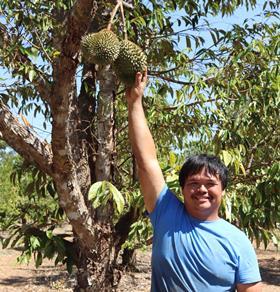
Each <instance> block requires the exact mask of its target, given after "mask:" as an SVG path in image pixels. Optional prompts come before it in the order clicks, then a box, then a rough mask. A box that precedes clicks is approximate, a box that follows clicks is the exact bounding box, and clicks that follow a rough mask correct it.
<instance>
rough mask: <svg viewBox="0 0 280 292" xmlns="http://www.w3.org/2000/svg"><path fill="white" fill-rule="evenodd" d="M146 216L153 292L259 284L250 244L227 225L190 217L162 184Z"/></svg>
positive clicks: (222, 290) (205, 290) (209, 291)
mask: <svg viewBox="0 0 280 292" xmlns="http://www.w3.org/2000/svg"><path fill="white" fill-rule="evenodd" d="M149 216H150V219H151V222H152V225H153V229H154V237H153V250H152V288H151V291H152V292H165V291H166V292H172V291H174V292H180V291H184V292H185V291H195V292H212V291H213V292H219V291H220V292H225V291H234V290H235V287H236V284H237V283H243V284H246V283H247V284H248V283H255V282H259V281H261V277H260V272H259V267H258V262H257V258H256V254H255V251H254V249H253V247H252V244H251V242H250V241H249V239H248V238H247V237H246V235H245V234H244V233H243V232H242V231H241V230H239V229H238V228H236V227H235V226H233V225H232V224H230V223H228V222H227V221H225V220H223V219H218V220H215V221H201V220H198V219H195V218H193V217H191V216H190V215H189V214H188V213H187V211H186V209H185V207H184V204H183V203H182V202H180V201H179V200H178V199H177V197H176V196H175V195H174V194H173V193H172V192H171V191H170V190H169V189H168V188H167V187H166V186H165V187H164V189H163V190H162V192H161V193H160V196H159V198H158V200H157V203H156V206H155V209H154V210H153V212H151V213H150V214H149Z"/></svg>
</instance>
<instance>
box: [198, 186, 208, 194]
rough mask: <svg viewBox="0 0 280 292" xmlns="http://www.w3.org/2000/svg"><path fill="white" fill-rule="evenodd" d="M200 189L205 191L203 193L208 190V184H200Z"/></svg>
mask: <svg viewBox="0 0 280 292" xmlns="http://www.w3.org/2000/svg"><path fill="white" fill-rule="evenodd" d="M198 190H199V191H200V192H203V193H206V192H208V190H207V188H206V186H205V185H204V184H200V185H199V187H198Z"/></svg>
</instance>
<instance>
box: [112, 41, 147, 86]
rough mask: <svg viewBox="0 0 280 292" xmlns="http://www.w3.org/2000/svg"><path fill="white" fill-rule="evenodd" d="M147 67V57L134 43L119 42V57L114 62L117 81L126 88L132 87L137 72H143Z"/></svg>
mask: <svg viewBox="0 0 280 292" xmlns="http://www.w3.org/2000/svg"><path fill="white" fill-rule="evenodd" d="M146 67H147V56H146V55H145V54H144V53H143V51H142V50H141V48H140V47H139V46H137V45H136V44H135V43H133V42H131V41H128V40H123V41H121V42H120V51H119V56H118V58H117V59H116V61H115V62H114V70H115V73H116V75H117V77H118V79H119V80H120V81H121V82H123V83H124V84H125V85H126V86H132V85H133V84H134V82H135V75H136V73H137V72H144V71H145V69H146Z"/></svg>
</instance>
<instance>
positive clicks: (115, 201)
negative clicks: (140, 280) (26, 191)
mask: <svg viewBox="0 0 280 292" xmlns="http://www.w3.org/2000/svg"><path fill="white" fill-rule="evenodd" d="M123 4H124V6H125V20H126V21H125V24H126V28H127V30H128V35H129V39H130V40H132V41H134V42H135V43H137V44H138V45H140V46H141V47H142V48H143V50H144V51H145V52H146V53H147V55H148V59H149V68H148V69H149V78H150V86H149V92H148V93H147V97H146V99H145V107H146V110H147V116H148V120H149V124H150V127H151V129H152V131H153V134H154V137H155V140H156V141H157V144H158V147H159V152H160V153H161V157H160V159H161V161H162V163H163V164H164V161H165V160H166V158H167V157H169V155H170V154H169V153H170V151H172V150H173V149H176V151H177V153H178V151H180V150H181V151H182V149H186V150H187V152H189V151H191V150H193V149H195V150H196V151H198V150H199V149H200V150H203V151H206V150H207V151H211V152H215V153H216V154H218V155H221V156H222V157H223V158H224V161H225V162H226V163H227V164H228V165H229V166H230V167H235V170H236V179H237V178H238V179H240V177H241V178H242V179H243V180H242V182H243V181H244V183H245V182H246V184H247V181H248V182H249V185H250V186H251V188H250V189H249V190H248V191H249V192H251V194H253V193H254V192H255V191H256V190H255V189H254V188H253V181H254V179H255V178H256V176H259V175H260V173H262V171H266V172H267V176H265V180H260V181H259V182H258V183H259V184H262V183H264V185H265V186H264V188H266V187H267V186H268V185H270V186H271V182H272V181H273V187H271V188H274V185H275V187H278V186H279V176H278V177H277V176H276V175H273V176H270V175H271V173H272V174H273V173H275V169H276V167H278V166H273V165H272V163H271V159H273V160H274V161H275V163H276V162H277V161H278V164H277V165H279V152H277V151H275V152H274V151H273V153H271V151H269V153H268V151H267V149H265V147H261V146H264V145H266V144H268V143H273V145H274V149H275V147H276V146H277V143H278V142H277V139H276V138H275V139H274V137H277V136H276V131H277V130H278V131H279V127H278V128H277V127H276V126H274V125H273V121H275V120H274V119H273V118H272V116H273V115H275V113H276V107H277V104H279V87H277V86H279V85H277V84H279V82H278V83H277V81H276V80H275V78H276V79H277V78H278V79H279V76H278V73H277V72H278V69H277V68H278V64H277V60H276V59H275V58H277V50H279V47H278V45H277V41H276V36H277V31H278V30H279V26H278V27H277V25H276V24H274V25H273V26H272V28H270V26H268V25H265V26H260V24H259V23H257V22H253V23H250V22H249V21H247V22H245V23H244V25H243V26H244V27H243V26H239V25H235V26H234V28H233V29H232V31H229V32H226V31H225V30H223V29H217V28H215V27H213V25H212V24H211V22H210V21H209V19H210V17H214V16H216V15H218V14H222V15H229V14H232V13H233V12H234V11H235V10H236V9H237V8H238V7H241V6H242V5H245V6H246V8H247V9H250V8H252V7H254V5H256V1H254V0H251V1H248V0H246V1H232V2H231V3H229V1H220V0H219V1H154V0H152V1H145V2H143V1H133V3H132V1H128V2H123ZM114 6H115V3H114V1H92V0H77V1H70V0H59V1H55V2H51V1H45V0H42V1H8V0H4V1H2V3H1V6H0V9H1V14H2V15H3V17H2V18H1V20H0V21H1V22H0V41H1V49H0V60H1V66H2V68H4V69H5V70H6V71H7V72H8V74H10V78H8V79H7V80H3V81H4V83H3V85H2V87H3V90H2V92H1V101H0V135H1V137H2V139H3V140H4V141H6V142H7V144H9V145H10V146H11V147H12V148H14V150H15V151H16V152H18V153H19V154H20V155H21V156H22V157H23V159H24V161H25V164H26V165H28V166H30V167H34V166H35V167H36V171H35V170H34V173H36V177H35V180H38V178H39V177H45V176H48V177H49V178H50V179H51V184H52V183H53V185H54V189H55V192H56V193H57V201H58V204H59V206H60V208H62V209H63V210H64V212H65V215H66V217H67V218H68V220H69V222H70V224H71V225H72V227H73V238H74V240H73V241H71V242H70V241H68V240H66V239H65V238H64V237H60V239H59V238H56V237H53V235H52V232H51V231H52V230H53V229H52V228H53V227H51V228H48V227H46V225H44V226H42V225H40V226H39V225H33V226H30V222H23V226H24V227H26V226H27V225H28V224H29V225H28V226H29V227H30V228H27V229H26V228H25V229H22V228H21V231H22V230H28V232H27V233H28V234H27V235H28V236H29V237H28V238H29V243H30V242H31V247H32V251H33V252H35V255H37V259H38V258H39V260H38V263H39V264H40V262H41V260H42V258H44V257H47V256H49V255H50V254H53V253H50V252H49V250H50V246H51V247H52V248H53V244H54V243H53V242H52V243H47V242H49V241H51V240H52V239H53V238H55V239H56V244H57V246H58V245H59V246H63V247H61V250H62V252H60V253H59V255H58V257H57V262H58V261H63V260H64V259H65V256H66V258H67V259H71V261H70V262H68V264H69V266H71V263H73V264H74V265H75V266H76V267H77V290H81V289H86V290H92V291H97V290H98V289H99V290H101V291H107V290H109V291H112V290H113V289H115V287H116V286H117V283H118V281H119V279H120V275H121V272H120V269H121V267H120V266H119V265H118V262H117V257H118V254H119V252H120V250H121V246H122V245H123V244H124V242H125V241H126V239H127V237H128V235H129V229H130V226H131V225H132V224H133V223H135V222H136V221H137V219H138V217H139V215H141V214H142V208H143V206H142V204H141V202H140V203H139V200H140V199H139V198H140V195H139V192H138V190H137V172H136V165H135V161H134V159H133V156H132V154H131V151H130V147H129V145H128V142H127V131H126V126H127V122H126V107H125V105H124V102H123V100H122V95H123V92H124V91H123V89H124V88H123V85H122V84H120V83H119V82H118V80H117V79H116V77H115V75H114V72H113V70H112V68H111V67H110V66H106V67H100V68H98V67H97V66H94V65H92V64H86V63H84V61H83V59H82V58H81V54H80V42H81V38H82V37H83V36H84V35H85V34H87V33H89V32H95V31H99V30H100V29H101V28H104V27H106V26H107V24H108V21H109V19H110V13H111V12H112V11H113V9H114ZM132 8H133V9H132ZM278 8H279V3H278V2H277V1H276V2H272V1H267V2H265V3H264V15H265V16H266V17H267V19H272V20H273V18H274V17H279V14H278V12H277V9H278ZM118 15H119V14H118ZM178 15H179V16H178ZM272 20H271V21H272ZM118 28H121V29H120V30H118ZM113 29H114V30H115V32H116V33H117V34H118V35H119V37H120V38H121V37H123V34H124V31H125V27H124V23H123V22H122V19H121V16H120V17H117V18H116V19H115V22H114V24H113ZM204 31H207V32H208V33H209V35H210V36H211V37H212V40H213V42H212V43H210V44H209V43H208V42H206V41H205V37H204V36H202V35H203V34H202V33H203V32H204ZM248 34H249V35H251V36H252V38H256V39H258V40H259V42H256V43H254V44H252V45H250V43H249V40H248ZM183 39H184V43H183V44H182V42H183ZM267 43H268V44H269V45H268V46H266V44H267ZM182 47H183V48H185V49H182ZM259 55H261V56H262V58H261V59H259V58H258V56H259ZM271 56H273V58H274V59H273V61H271V59H270V57H271ZM256 60H258V61H259V62H257V63H256ZM227 80H231V82H225V81H227ZM258 82H262V83H261V84H262V86H257V85H258ZM270 85H272V87H271V86H270ZM244 92H245V93H244ZM264 94H266V95H267V96H268V95H269V96H270V94H273V95H274V94H276V96H275V98H274V99H273V98H272V99H273V100H272V101H271V102H270V101H269V102H267V99H265V98H262V97H260V96H264ZM277 94H278V95H277ZM251 97H252V98H251ZM247 106H249V108H247ZM11 107H13V108H17V109H18V112H19V114H21V115H22V116H23V117H24V116H25V115H26V114H27V113H28V112H30V111H33V112H34V114H35V115H36V114H38V113H42V114H43V115H44V117H45V119H46V122H50V123H51V140H50V141H42V140H40V139H39V137H38V136H37V134H36V132H35V131H34V129H32V128H31V127H30V125H29V124H28V123H27V122H26V120H25V119H23V120H24V123H21V122H19V120H18V119H17V118H16V117H15V115H13V114H12V112H11ZM251 107H253V108H254V109H255V110H254V111H253V110H252V108H251ZM260 112H261V113H265V115H266V119H265V121H264V124H262V120H260V118H259V116H260ZM241 113H242V114H241ZM276 116H277V115H276ZM258 119H259V120H258ZM257 120H258V121H257ZM256 121H257V122H256ZM254 123H255V124H254ZM255 125H258V126H259V127H260V128H259V130H258V131H257V133H256V137H255V138H256V139H253V136H252V135H250V134H249V133H250V131H252V128H254V127H255ZM263 128H265V129H267V130H268V131H269V132H268V133H267V134H266V133H265V134H264V133H263V132H262V131H263V130H262V129H263ZM186 133H188V135H186ZM274 134H275V136H274ZM244 137H247V138H246V139H245V138H244ZM244 145H245V146H244ZM260 147H261V149H259V148H260ZM268 154H269V155H268ZM266 155H268V156H266ZM175 156H176V155H175V154H173V155H172V157H175ZM248 157H250V158H249V160H248ZM171 160H172V161H173V162H174V159H171V158H170V160H169V161H170V165H165V166H166V167H165V171H166V175H167V177H168V178H170V174H174V171H173V169H172V167H171V166H172V164H171ZM179 160H180V158H178V161H179ZM264 160H265V162H266V168H265V169H264V168H263V162H264ZM260 162H261V164H259V163H260ZM173 164H174V163H173ZM174 165H175V164H174ZM244 165H245V166H246V167H244ZM243 168H244V169H245V172H244V173H247V174H248V175H247V176H246V177H244V176H242V175H240V174H241V173H242V172H241V173H240V170H241V171H242V170H243ZM277 169H278V170H279V168H277ZM277 169H276V173H278V171H277ZM175 176H176V175H175ZM173 177H174V176H173ZM266 178H267V180H266ZM170 182H172V179H170ZM48 183H49V181H48V180H47V181H46V180H42V181H41V182H40V183H39V185H40V184H42V185H46V184H48ZM277 184H278V185H277ZM114 186H116V187H117V189H116V188H115V187H114ZM242 186H243V188H245V185H242ZM175 187H176V185H175ZM238 188H240V186H239V185H238V183H237V182H236V183H234V184H233V186H232V189H233V194H234V191H236V190H237V189H238ZM118 190H119V191H121V193H120V192H119V191H118ZM271 192H273V191H271ZM38 194H40V192H38ZM261 194H262V195H261V198H264V196H265V194H266V191H264V192H261ZM252 198H253V196H251V197H249V199H248V200H249V202H248V204H247V205H249V206H252ZM278 201H279V198H275V202H278ZM124 202H125V205H124ZM228 202H232V197H230V199H229V201H228ZM236 202H240V201H236V200H235V201H234V200H233V205H234V204H236ZM262 202H263V201H262V200H260V201H259V202H258V204H259V205H258V206H260V208H259V210H260V211H259V212H260V213H261V214H264V210H262V209H261V203H262ZM265 202H266V203H267V205H266V206H267V209H266V210H272V209H273V208H274V209H273V210H276V212H275V217H274V219H273V220H272V221H270V219H271V216H268V217H269V218H268V221H267V223H268V222H270V223H269V224H264V222H263V221H261V220H259V221H258V224H259V226H261V228H262V230H265V231H266V232H267V230H271V229H272V228H274V227H275V224H276V222H277V220H278V221H279V208H278V207H277V206H279V204H277V205H274V207H273V206H272V205H271V204H270V202H267V200H266V201H265ZM238 204H239V205H238ZM238 204H237V205H238V206H237V208H236V210H235V207H236V205H234V207H233V208H232V210H233V211H234V216H233V218H231V219H233V220H235V221H236V223H238V222H241V223H243V226H244V228H246V227H247V225H248V224H249V225H250V228H251V229H252V228H253V230H258V229H257V228H256V226H255V225H254V224H253V222H252V221H251V219H250V216H249V214H250V213H248V212H246V211H245V213H246V214H245V215H246V216H247V217H246V218H247V219H246V220H247V221H246V222H247V225H246V224H245V223H246V222H245V221H244V220H243V219H244V216H243V215H244V214H241V211H240V210H241V209H242V203H238ZM124 206H125V209H124ZM240 206H241V207H240ZM243 209H244V208H243ZM243 211H244V210H243ZM239 215H242V216H243V218H242V216H241V218H240V216H239ZM48 218H50V217H48ZM265 218H267V217H265ZM46 220H47V219H46ZM135 224H136V225H133V226H134V227H135V226H140V227H141V225H139V224H138V225H137V223H135ZM241 225H242V224H241ZM137 228H138V227H137ZM137 228H136V229H137ZM138 230H139V228H138ZM256 234H257V233H256ZM148 235H149V232H148V233H147V236H148ZM266 237H267V236H266ZM268 237H269V238H270V235H268ZM42 238H43V240H42ZM39 239H41V240H42V241H41V242H40V240H39ZM42 242H44V244H43V245H42V246H43V248H42V249H40V250H39V247H40V244H41V243H42ZM57 246H56V247H57ZM65 246H67V248H65ZM27 248H28V246H27ZM65 250H67V251H68V250H69V251H71V253H69V254H67V255H65V253H63V251H65Z"/></svg>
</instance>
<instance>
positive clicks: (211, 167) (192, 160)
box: [179, 154, 228, 190]
mask: <svg viewBox="0 0 280 292" xmlns="http://www.w3.org/2000/svg"><path fill="white" fill-rule="evenodd" d="M203 168H205V169H206V171H208V172H209V173H210V174H212V175H214V176H218V178H219V179H220V181H221V184H222V189H223V190H224V189H225V188H226V187H227V184H228V169H227V167H226V166H225V165H224V164H223V163H222V162H221V160H220V159H219V158H218V157H217V156H214V155H208V154H199V155H194V156H190V157H188V158H187V160H186V161H185V163H184V164H183V166H182V168H181V170H180V172H179V183H180V186H181V188H183V187H184V185H185V182H186V179H187V178H188V177H189V176H190V175H193V174H197V173H199V172H200V171H201V170H202V169H203Z"/></svg>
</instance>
